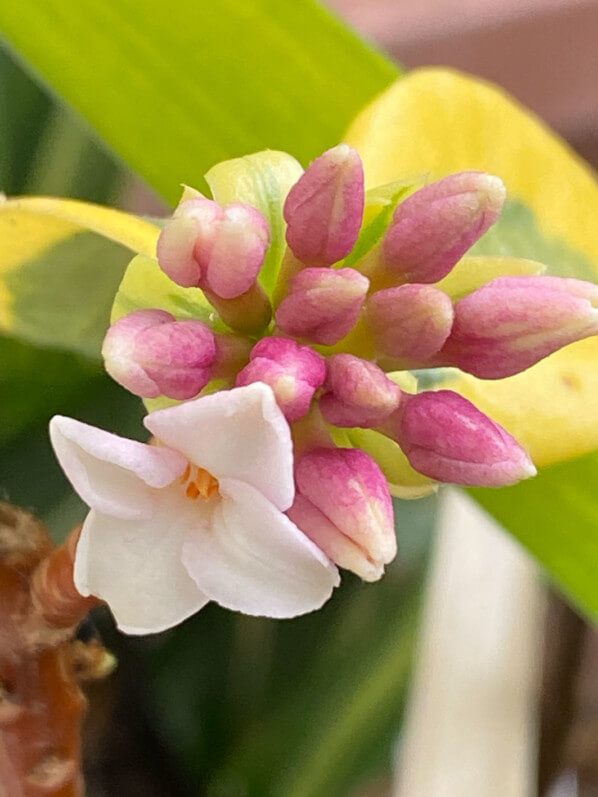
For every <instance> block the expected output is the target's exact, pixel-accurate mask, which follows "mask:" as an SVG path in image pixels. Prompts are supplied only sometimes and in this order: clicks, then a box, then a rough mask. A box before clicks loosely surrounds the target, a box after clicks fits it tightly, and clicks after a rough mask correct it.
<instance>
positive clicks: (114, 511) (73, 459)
mask: <svg viewBox="0 0 598 797" xmlns="http://www.w3.org/2000/svg"><path fill="white" fill-rule="evenodd" d="M50 439H51V441H52V445H53V447H54V451H55V453H56V456H57V458H58V461H59V462H60V465H61V466H62V469H63V470H64V472H65V473H66V476H67V478H68V479H69V481H70V482H71V484H72V485H73V487H74V488H75V490H76V491H77V492H78V493H79V495H80V496H81V498H82V499H83V500H84V501H85V503H86V504H88V505H89V506H90V507H91V508H92V509H97V510H98V511H99V512H103V513H105V514H107V515H113V516H114V517H119V518H131V519H133V518H143V517H145V518H147V517H150V516H151V515H152V513H153V511H154V506H155V502H156V489H155V488H161V487H166V486H167V485H169V484H171V483H172V482H173V481H174V480H175V479H177V478H178V477H179V476H181V475H182V473H183V472H184V470H185V468H186V466H187V461H186V459H185V458H184V457H183V456H182V455H181V454H179V453H178V452H176V451H171V450H169V449H168V448H159V447H157V446H149V445H146V444H145V443H138V442H136V441H135V440H127V439H126V438H123V437H119V436H118V435H115V434H110V432H105V431H104V430H103V429H96V428H95V427H94V426H89V425H88V424H86V423H81V422H80V421H76V420H74V419H73V418H65V417H63V416H61V415H55V416H54V418H52V420H51V421H50Z"/></svg>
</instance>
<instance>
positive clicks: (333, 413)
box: [320, 354, 401, 428]
mask: <svg viewBox="0 0 598 797" xmlns="http://www.w3.org/2000/svg"><path fill="white" fill-rule="evenodd" d="M326 364H327V368H328V373H327V378H326V385H325V387H326V392H325V393H324V394H323V395H322V396H321V397H320V410H321V412H322V415H323V416H324V418H325V420H326V421H328V423H331V424H333V425H334V426H361V427H364V428H372V427H375V426H379V425H380V424H381V423H383V422H384V421H385V420H386V418H388V416H389V415H390V414H391V413H392V412H394V411H395V410H396V409H397V408H398V406H399V403H400V401H401V389H400V388H399V386H398V385H397V384H395V383H394V382H393V381H392V380H391V379H389V378H388V377H387V376H386V374H385V373H384V371H382V369H381V368H379V367H378V366H377V365H375V364H374V363H372V362H369V361H368V360H362V359H361V358H360V357H355V356H354V355H352V354H333V355H332V356H331V357H329V358H328V359H327V361H326Z"/></svg>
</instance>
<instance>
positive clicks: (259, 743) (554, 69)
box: [0, 0, 598, 797]
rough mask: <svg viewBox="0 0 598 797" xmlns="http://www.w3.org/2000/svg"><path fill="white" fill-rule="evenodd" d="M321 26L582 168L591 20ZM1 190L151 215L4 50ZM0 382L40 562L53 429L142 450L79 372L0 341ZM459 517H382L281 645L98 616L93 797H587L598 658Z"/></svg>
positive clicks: (438, 508)
mask: <svg viewBox="0 0 598 797" xmlns="http://www.w3.org/2000/svg"><path fill="white" fill-rule="evenodd" d="M328 4H329V6H330V7H331V8H332V10H333V11H334V13H336V14H338V15H340V16H341V17H343V18H345V19H346V20H347V21H348V22H349V23H350V24H351V25H352V26H353V27H355V28H356V29H357V30H358V31H360V33H361V34H362V35H363V36H365V37H367V38H369V39H371V40H372V41H373V42H374V43H376V44H377V45H379V46H380V47H381V48H382V49H383V50H385V51H386V52H387V53H389V54H390V55H391V56H392V57H393V58H394V59H396V60H397V61H399V62H400V63H401V64H403V65H405V66H406V67H415V66H419V65H430V64H442V65H446V66H454V67H457V68H459V69H463V70H466V71H468V72H472V73H474V74H476V75H479V76H482V77H486V78H488V79H490V80H493V81H494V82H496V83H499V84H500V85H502V86H504V87H505V88H506V89H507V90H508V91H510V92H511V93H512V94H513V95H514V96H515V97H517V98H518V99H519V100H521V101H522V102H523V103H524V104H525V105H527V106H528V107H530V108H532V109H533V110H535V111H536V112H537V113H538V114H539V115H540V116H541V117H542V118H544V119H545V120H546V121H547V122H548V123H549V124H550V125H551V126H553V127H554V128H556V129H557V130H558V131H559V132H560V133H561V134H562V135H563V136H565V138H566V139H567V140H568V141H569V142H570V144H571V145H572V146H573V147H574V148H575V149H576V150H577V151H578V152H579V153H580V154H581V155H583V157H585V158H586V159H588V160H589V161H590V162H592V163H593V164H594V165H597V164H598V91H597V90H596V75H597V74H598V48H597V47H596V36H597V34H598V2H596V1H595V0H501V2H498V1H497V0H417V2H416V1H415V0H329V3H328ZM0 190H2V191H4V192H5V193H6V194H8V195H15V194H22V193H30V194H31V193H42V194H55V195H63V196H72V197H79V198H82V199H87V200H92V201H96V202H102V203H107V204H114V205H117V206H120V207H123V208H126V209H129V210H134V211H136V212H139V213H144V214H149V215H163V214H164V213H166V212H167V208H166V206H165V205H164V204H163V203H162V202H161V201H160V200H159V198H158V197H156V196H155V195H154V194H152V193H151V192H150V191H149V190H148V189H147V187H146V186H145V185H144V184H143V183H141V182H140V181H139V180H138V179H137V178H136V177H135V176H134V175H132V174H131V173H129V171H128V170H127V168H126V167H125V166H124V165H123V164H122V163H119V162H116V161H115V160H114V159H113V157H112V155H110V154H109V153H108V152H107V151H105V150H104V149H103V147H102V145H101V143H98V142H97V141H96V140H95V138H94V137H93V135H92V133H91V131H90V130H88V129H87V127H86V125H85V124H84V123H83V122H82V120H80V119H79V118H77V117H75V116H74V115H73V114H72V113H71V112H70V111H69V109H68V108H65V107H63V106H62V105H61V104H60V102H59V101H57V99H56V98H54V97H51V96H49V95H48V94H46V93H45V92H44V90H42V89H41V88H40V87H39V86H38V85H37V83H36V82H34V80H33V79H32V78H31V77H30V76H29V75H28V74H27V73H26V72H24V71H23V69H22V68H21V66H20V65H19V64H18V63H17V62H15V61H14V60H13V59H12V57H11V55H10V54H9V53H8V52H7V51H4V50H0ZM90 256H93V252H91V253H90ZM126 259H127V257H126V256H125V255H120V256H119V257H117V258H116V262H115V263H114V264H109V267H110V268H113V269H114V270H115V273H118V272H119V269H122V268H123V267H124V263H125V262H126ZM104 265H106V264H104ZM0 361H1V362H2V363H10V365H11V368H10V369H8V368H0V408H1V412H2V427H1V428H0V490H1V491H2V494H3V497H5V498H7V499H8V500H11V501H12V502H14V503H17V504H21V505H23V506H26V507H28V508H31V509H32V510H33V511H35V512H36V513H37V514H39V515H40V516H41V517H42V518H43V519H44V520H45V521H46V522H47V523H48V525H49V526H50V528H51V530H52V532H53V534H54V536H55V538H56V539H60V538H61V537H62V536H64V534H66V533H67V532H68V531H69V530H70V528H72V526H73V525H74V524H75V523H76V522H78V521H79V520H80V519H81V518H82V517H83V514H84V511H85V510H84V508H83V507H82V505H81V504H80V503H79V502H78V499H76V498H75V497H74V496H72V494H71V492H70V490H69V488H68V485H67V484H66V482H65V481H64V479H63V477H62V475H61V473H60V472H59V470H58V468H57V466H56V465H55V463H54V460H53V457H52V454H51V452H50V450H49V446H48V442H47V436H46V424H47V420H48V418H49V416H50V415H51V414H53V413H54V412H55V411H58V410H59V411H60V412H62V413H65V414H69V413H70V414H73V415H75V416H76V417H78V418H81V419H82V420H87V421H89V422H93V423H96V424H98V425H101V426H104V427H105V428H110V429H112V430H114V431H118V432H120V433H122V434H127V435H129V436H134V437H135V436H137V437H139V436H140V435H141V424H140V419H141V407H140V405H139V403H138V401H137V400H136V399H134V398H132V397H131V396H129V395H127V394H125V393H124V391H122V390H120V389H119V388H118V387H117V386H115V385H113V384H111V383H110V382H109V380H108V379H107V378H105V377H104V376H103V375H102V373H101V372H100V370H99V369H98V368H97V366H95V365H93V364H91V363H89V362H87V361H86V360H85V359H84V358H81V357H77V356H74V355H71V354H65V353H62V352H58V351H53V350H47V351H40V350H39V349H36V348H34V347H32V346H29V345H26V344H23V343H20V342H16V341H13V340H9V339H7V338H0ZM477 512H478V514H476V510H473V509H472V508H471V506H469V505H468V504H467V503H466V502H465V503H464V500H463V499H462V498H459V497H457V496H456V495H451V494H448V497H447V496H445V497H444V498H443V499H442V500H441V501H440V502H439V500H438V498H437V497H435V496H432V497H430V498H427V499H423V500H421V501H418V502H401V501H397V524H398V528H399V539H400V551H401V552H400V556H399V558H398V560H397V562H396V563H394V564H393V566H392V567H391V568H389V573H388V575H387V576H386V577H385V579H384V580H383V581H382V582H381V583H379V584H377V585H374V586H372V585H364V584H362V583H360V582H359V581H358V580H357V579H353V578H351V577H345V578H344V582H343V586H342V588H341V589H340V590H339V592H338V594H337V595H336V597H335V599H334V600H333V601H331V602H330V603H329V605H328V606H327V607H325V609H324V610H323V611H322V612H320V613H318V614H317V615H314V616H309V617H306V618H301V619H299V620H295V621H293V622H288V623H275V622H270V621H268V620H258V619H252V618H246V617H240V616H236V615H233V614H232V613H227V612H224V611H221V610H220V609H218V607H214V606H209V607H208V608H207V609H205V610H204V611H202V612H201V613H200V615H198V616H197V617H194V618H192V619H190V620H189V621H187V622H186V623H185V624H184V625H183V626H182V627H181V628H179V629H177V630H176V631H173V632H170V633H167V634H163V635H160V636H157V637H153V638H147V639H139V640H136V639H126V638H124V637H121V636H120V635H119V634H118V633H117V632H116V631H115V630H114V628H113V625H112V623H111V620H110V618H109V616H108V614H107V612H104V611H101V610H100V611H98V612H97V613H96V614H95V615H94V617H93V618H92V619H91V620H90V621H89V622H88V623H86V625H85V626H84V627H83V628H82V629H81V634H82V635H84V636H90V635H94V634H97V633H99V634H100V635H101V636H102V638H103V640H104V641H105V642H106V644H107V646H108V647H109V648H110V649H112V650H114V651H115V652H116V654H117V655H118V657H119V661H120V666H119V669H118V671H117V674H116V675H115V676H113V677H112V678H111V679H109V680H108V681H106V682H104V683H101V684H97V685H95V686H93V687H90V689H89V698H90V711H89V715H88V720H87V725H86V732H85V741H86V769H87V777H88V783H89V797H104V795H106V796H108V795H109V796H110V797H130V795H133V794H140V795H143V797H154V795H155V797H175V795H176V797H187V796H189V797H191V795H206V796H207V797H246V796H247V797H252V796H253V795H256V797H268V795H273V797H337V796H338V797H344V796H345V795H349V796H350V797H387V796H389V797H390V795H399V797H407V796H408V797H444V795H446V796H447V797H457V795H458V797H469V796H470V795H471V797H476V796H477V795H479V796H480V797H493V795H497V797H499V795H500V797H519V796H520V795H521V797H524V796H527V795H530V796H531V795H535V794H539V793H541V794H550V795H551V797H576V796H577V797H591V796H592V795H598V678H597V677H596V676H597V674H598V639H597V637H596V636H595V634H594V633H593V632H592V631H591V630H590V629H588V627H587V626H586V624H585V622H584V621H583V620H582V619H581V618H579V617H578V616H577V615H576V614H575V613H574V612H573V611H572V610H571V609H570V608H568V606H567V605H566V604H565V603H563V601H562V600H561V599H560V598H559V597H558V596H556V595H548V596H547V595H546V593H545V590H544V589H543V588H542V587H541V586H540V584H539V579H538V574H537V573H536V572H535V569H534V568H533V566H532V565H531V564H530V563H529V562H527V559H526V558H525V556H524V554H523V553H522V552H520V551H519V549H517V548H516V546H515V544H514V543H511V542H508V543H503V538H502V535H501V533H500V531H497V530H496V529H494V528H493V527H492V526H491V524H489V522H488V521H487V520H485V519H484V518H483V517H482V516H481V515H480V514H479V510H478V511H477ZM468 523H470V524H474V525H475V527H476V529H478V530H479V529H482V528H483V529H484V531H483V533H482V532H481V531H479V534H478V536H479V538H480V543H479V544H480V549H479V551H477V553H476V557H477V558H476V557H472V556H471V555H470V556H469V558H467V552H466V553H465V558H464V555H463V550H462V546H463V545H464V540H463V539H461V538H459V537H455V536H454V535H453V536H452V537H451V536H450V534H448V532H447V528H455V527H458V528H465V527H466V526H467V524H468ZM447 535H448V536H447ZM465 545H466V546H467V543H466V542H465ZM460 546H461V547H460ZM505 546H506V547H505ZM457 551H460V554H459V556H457V553H456V552H457ZM455 557H456V559H458V561H459V566H458V569H457V570H455V569H454V567H455V564H454V563H455ZM487 557H490V561H493V562H494V563H495V565H496V567H495V578H494V582H493V583H494V585H495V589H494V592H493V593H491V592H488V591H486V592H484V590H487V589H488V587H487V585H486V584H485V583H484V582H485V581H486V579H484V577H483V574H484V572H485V571H484V569H483V567H482V564H483V563H484V562H487V561H488V559H487ZM431 562H432V565H430V563H431ZM464 562H465V566H463V563H464ZM499 565H500V566H499ZM451 568H452V569H451ZM480 574H482V575H480ZM472 596H473V597H474V598H475V599H474V600H472ZM476 601H478V602H481V603H482V604H483V605H484V609H485V611H486V615H485V617H486V625H488V626H492V623H490V622H489V621H488V616H489V615H488V611H490V612H491V614H492V616H493V617H494V620H495V624H494V626H493V628H494V629H495V630H494V631H491V632H490V633H491V637H490V638H489V639H485V638H484V628H483V621H481V620H480V616H479V614H478V613H476V608H475V605H474V604H475V603H476ZM422 628H423V631H422ZM447 628H448V629H449V635H448V638H447V636H446V635H447V631H446V629H447ZM501 628H502V629H503V631H501V630H500V629H501ZM496 629H498V630H496ZM504 629H512V630H511V631H508V633H507V631H505V630H504ZM503 632H504V633H503ZM460 645H464V646H465V647H464V648H461V657H460V658H457V659H455V657H454V652H455V651H456V650H457V651H458V650H459V649H460ZM486 645H487V647H485V646H486ZM416 651H418V652H417V653H416ZM484 657H486V658H484ZM480 673H481V675H480ZM489 707H491V709H492V710H490V709H489ZM442 716H444V717H445V719H446V717H448V718H449V720H450V721H446V722H443V721H441V718H442ZM484 739H485V743H484V741H483V740H484ZM497 750H500V751H501V755H500V756H497V753H496V751H497ZM433 770H436V778H435V779H434V778H431V777H430V771H433ZM464 772H465V774H466V776H467V777H466V778H465V784H466V785H465V786H464V785H463V783H464V781H463V777H462V776H463V773H464ZM451 778H452V779H451ZM538 783H539V786H538ZM439 784H442V785H439Z"/></svg>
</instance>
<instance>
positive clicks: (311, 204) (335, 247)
mask: <svg viewBox="0 0 598 797" xmlns="http://www.w3.org/2000/svg"><path fill="white" fill-rule="evenodd" d="M363 208H364V178H363V166H362V163H361V158H360V157H359V153H358V152H357V150H355V149H353V148H352V147H350V146H348V145H347V144H339V145H338V146H336V147H333V148H332V149H329V150H327V151H326V152H325V153H324V154H323V155H320V157H319V158H316V160H315V161H314V162H313V163H312V164H311V166H309V168H308V169H307V171H305V173H304V174H303V175H302V176H301V177H300V178H299V180H298V181H297V182H296V183H295V185H294V186H293V187H292V188H291V190H290V192H289V195H288V196H287V199H286V202H285V205H284V218H285V220H286V222H287V225H288V226H287V233H286V237H287V243H288V245H289V247H290V248H291V250H292V251H293V254H294V255H295V256H296V257H297V258H298V259H299V260H300V261H301V262H302V263H306V264H307V265H309V266H331V265H332V264H333V263H336V262H337V261H339V260H342V258H343V257H346V256H347V255H348V254H349V252H350V251H351V249H353V247H354V245H355V242H356V241H357V236H358V235H359V230H360V228H361V222H362V220H363Z"/></svg>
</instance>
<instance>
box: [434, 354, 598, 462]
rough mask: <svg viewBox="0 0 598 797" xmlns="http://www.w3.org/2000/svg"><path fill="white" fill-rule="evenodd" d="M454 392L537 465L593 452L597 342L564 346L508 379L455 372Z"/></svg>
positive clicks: (597, 417)
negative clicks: (501, 429)
mask: <svg viewBox="0 0 598 797" xmlns="http://www.w3.org/2000/svg"><path fill="white" fill-rule="evenodd" d="M440 387H441V388H442V389H449V390H456V391H458V392H459V393H461V394H462V395H463V396H466V397H467V398H468V399H470V401H472V402H473V403H474V404H475V405H476V406H477V407H479V408H480V409H481V410H482V411H483V412H485V413H487V414H488V415H490V417H491V418H494V420H496V421H498V422H499V423H501V424H502V425H503V426H504V427H505V428H506V429H507V430H508V431H509V432H511V434H512V435H514V436H515V437H516V438H517V440H519V441H520V442H521V443H522V444H523V445H524V446H525V447H526V448H527V449H528V451H529V452H530V454H531V455H532V459H533V460H534V462H535V463H536V465H538V466H544V465H551V464H553V463H555V462H559V461H561V460H564V459H569V458H571V457H576V456H581V455H582V454H586V453H588V452H590V451H594V450H596V449H598V408H597V405H596V396H598V338H588V339H587V340H581V341H579V342H578V343H574V344H572V345H571V346H567V347H566V348H564V349H561V350H560V351H558V352H556V354H553V355H552V356H551V357H548V358H547V359H545V360H542V361H541V362H539V363H538V364H537V365H534V367H533V368H530V369H528V370H527V371H524V372H523V373H521V374H516V375H515V376H510V377H508V379H498V380H496V381H495V382H483V381H482V380H480V379H475V377H473V376H469V375H468V374H458V375H457V376H455V378H454V379H451V380H449V381H448V382H445V383H443V384H442V385H441V386H440Z"/></svg>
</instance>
